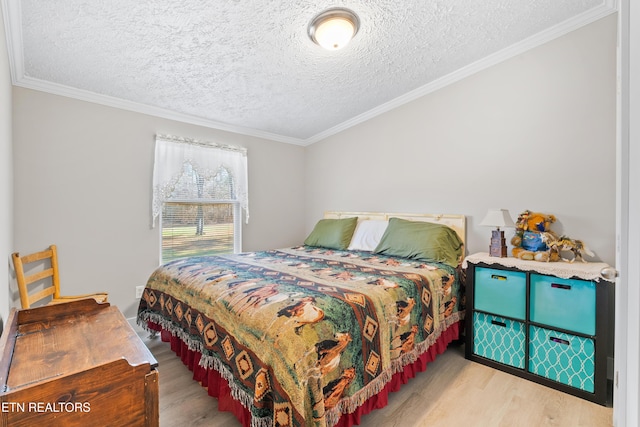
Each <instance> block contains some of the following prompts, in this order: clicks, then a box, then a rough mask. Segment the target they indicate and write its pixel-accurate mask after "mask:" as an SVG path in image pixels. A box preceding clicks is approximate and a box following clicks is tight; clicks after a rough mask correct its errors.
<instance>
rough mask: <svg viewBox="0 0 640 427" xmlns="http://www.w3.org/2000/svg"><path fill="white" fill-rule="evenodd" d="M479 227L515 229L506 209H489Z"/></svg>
mask: <svg viewBox="0 0 640 427" xmlns="http://www.w3.org/2000/svg"><path fill="white" fill-rule="evenodd" d="M480 225H486V226H489V227H498V228H500V227H515V226H516V225H515V223H514V222H513V220H512V219H511V215H509V211H508V210H506V209H489V211H488V212H487V215H486V216H485V217H484V219H483V220H482V222H481V223H480Z"/></svg>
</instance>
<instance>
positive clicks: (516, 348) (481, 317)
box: [473, 313, 525, 369]
mask: <svg viewBox="0 0 640 427" xmlns="http://www.w3.org/2000/svg"><path fill="white" fill-rule="evenodd" d="M473 330H474V337H473V353H474V354H477V355H478V356H482V357H485V358H487V359H491V360H495V361H496V362H500V363H503V364H505V365H510V366H515V367H516V368H520V369H524V350H525V328H524V323H522V322H518V321H515V320H510V319H505V318H503V317H499V316H492V315H489V314H484V313H474V314H473Z"/></svg>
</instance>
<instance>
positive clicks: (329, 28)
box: [308, 7, 360, 50]
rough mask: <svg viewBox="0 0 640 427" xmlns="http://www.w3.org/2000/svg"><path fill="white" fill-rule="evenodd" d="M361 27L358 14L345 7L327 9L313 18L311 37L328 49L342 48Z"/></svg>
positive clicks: (309, 30) (310, 26)
mask: <svg viewBox="0 0 640 427" xmlns="http://www.w3.org/2000/svg"><path fill="white" fill-rule="evenodd" d="M359 28H360V20H359V19H358V16H357V15H356V14H355V13H353V12H352V11H350V10H349V9H344V8H339V7H336V8H332V9H327V10H325V11H324V12H322V13H320V14H319V15H317V16H316V17H315V18H313V19H312V20H311V23H310V24H309V29H308V32H309V37H311V40H313V42H314V43H316V44H318V45H320V46H322V47H323V48H325V49H328V50H338V49H342V48H343V47H345V46H346V45H347V43H349V41H351V39H352V38H353V36H355V35H356V33H357V32H358V29H359Z"/></svg>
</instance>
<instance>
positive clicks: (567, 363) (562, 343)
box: [529, 326, 595, 393]
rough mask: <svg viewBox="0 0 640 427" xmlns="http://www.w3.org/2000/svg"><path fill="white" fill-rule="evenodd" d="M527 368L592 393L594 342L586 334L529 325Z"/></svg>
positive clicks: (537, 373)
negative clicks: (580, 334) (584, 335)
mask: <svg viewBox="0 0 640 427" xmlns="http://www.w3.org/2000/svg"><path fill="white" fill-rule="evenodd" d="M529 371H530V372H533V373H534V374H536V375H540V376H542V377H545V378H549V379H550V380H553V381H557V382H560V383H562V384H567V385H570V386H572V387H575V388H578V389H580V390H585V391H588V392H591V393H593V390H594V380H595V345H594V342H593V340H592V339H590V338H583V337H577V336H575V335H571V334H565V333H561V332H556V331H551V330H549V329H544V328H538V327H536V326H530V327H529Z"/></svg>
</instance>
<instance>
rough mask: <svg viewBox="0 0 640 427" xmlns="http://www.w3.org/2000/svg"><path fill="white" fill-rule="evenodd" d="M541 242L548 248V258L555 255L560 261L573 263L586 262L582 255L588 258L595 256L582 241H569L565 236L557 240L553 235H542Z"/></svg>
mask: <svg viewBox="0 0 640 427" xmlns="http://www.w3.org/2000/svg"><path fill="white" fill-rule="evenodd" d="M542 241H543V242H544V243H546V245H547V247H548V248H549V257H553V256H554V254H555V255H556V256H558V257H559V258H560V259H561V260H562V261H567V262H574V261H576V260H577V261H582V262H587V261H586V260H585V259H584V254H587V255H589V256H590V257H593V256H595V254H594V253H593V252H591V250H589V248H587V246H586V245H585V244H584V242H583V241H582V240H577V239H571V238H569V237H567V236H560V238H558V237H557V236H556V235H555V234H551V233H542ZM567 253H570V254H571V256H569V257H567Z"/></svg>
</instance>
